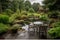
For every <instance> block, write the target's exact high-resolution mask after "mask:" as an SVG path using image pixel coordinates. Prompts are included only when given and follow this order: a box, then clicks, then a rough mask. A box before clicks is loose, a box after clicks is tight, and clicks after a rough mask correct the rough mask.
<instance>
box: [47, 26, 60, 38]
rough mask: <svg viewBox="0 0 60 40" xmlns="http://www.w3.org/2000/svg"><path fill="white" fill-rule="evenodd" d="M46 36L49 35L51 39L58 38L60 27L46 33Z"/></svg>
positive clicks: (59, 36)
mask: <svg viewBox="0 0 60 40" xmlns="http://www.w3.org/2000/svg"><path fill="white" fill-rule="evenodd" d="M48 34H49V35H50V36H51V37H52V38H60V27H56V28H51V29H50V30H49V31H48Z"/></svg>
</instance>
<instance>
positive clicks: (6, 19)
mask: <svg viewBox="0 0 60 40" xmlns="http://www.w3.org/2000/svg"><path fill="white" fill-rule="evenodd" d="M0 23H4V24H7V23H9V16H7V15H0Z"/></svg>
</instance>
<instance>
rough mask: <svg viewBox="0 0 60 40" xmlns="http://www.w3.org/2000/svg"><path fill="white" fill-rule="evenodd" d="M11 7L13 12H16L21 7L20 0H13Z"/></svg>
mask: <svg viewBox="0 0 60 40" xmlns="http://www.w3.org/2000/svg"><path fill="white" fill-rule="evenodd" d="M10 9H11V10H12V11H13V12H16V11H17V9H19V1H17V0H13V1H12V2H11V4H10Z"/></svg>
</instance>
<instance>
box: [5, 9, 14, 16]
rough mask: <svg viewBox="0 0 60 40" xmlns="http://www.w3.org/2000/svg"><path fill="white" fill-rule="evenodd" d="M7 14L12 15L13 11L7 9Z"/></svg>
mask: <svg viewBox="0 0 60 40" xmlns="http://www.w3.org/2000/svg"><path fill="white" fill-rule="evenodd" d="M5 14H6V15H9V16H11V14H13V11H12V10H11V9H6V11H5Z"/></svg>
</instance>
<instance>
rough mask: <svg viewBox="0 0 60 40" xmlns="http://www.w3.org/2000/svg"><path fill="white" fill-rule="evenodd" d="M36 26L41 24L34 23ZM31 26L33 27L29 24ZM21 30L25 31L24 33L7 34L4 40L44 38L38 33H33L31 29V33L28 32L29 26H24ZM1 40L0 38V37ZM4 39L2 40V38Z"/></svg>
mask: <svg viewBox="0 0 60 40" xmlns="http://www.w3.org/2000/svg"><path fill="white" fill-rule="evenodd" d="M34 23H36V24H42V22H34ZM31 25H33V23H31ZM22 28H23V29H25V30H26V32H24V31H19V32H18V34H7V35H6V36H5V38H6V39H39V38H45V36H44V35H43V33H42V34H41V35H40V33H39V32H38V33H37V32H34V31H33V30H32V29H30V30H32V31H29V29H28V28H29V25H26V24H25V26H23V27H22ZM0 38H1V37H0ZM3 39H4V38H3Z"/></svg>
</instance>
